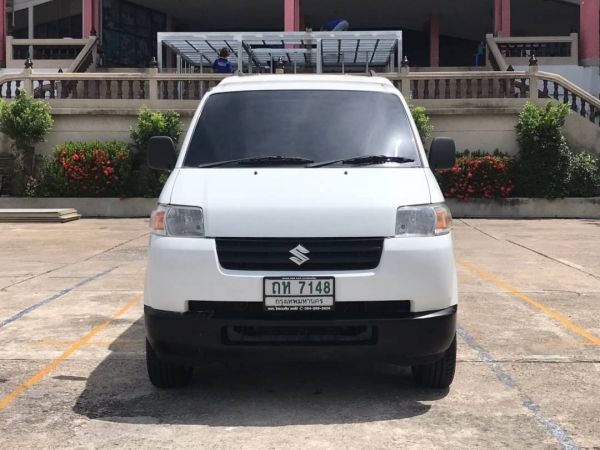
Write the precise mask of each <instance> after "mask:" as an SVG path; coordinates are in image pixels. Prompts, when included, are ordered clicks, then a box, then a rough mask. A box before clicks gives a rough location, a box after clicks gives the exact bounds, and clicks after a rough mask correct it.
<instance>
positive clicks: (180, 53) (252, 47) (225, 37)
mask: <svg viewBox="0 0 600 450" xmlns="http://www.w3.org/2000/svg"><path fill="white" fill-rule="evenodd" d="M222 48H226V49H228V50H229V52H230V57H229V60H230V61H231V63H232V64H233V65H234V66H236V67H237V68H238V71H239V72H240V73H252V72H253V71H259V72H261V71H265V70H267V71H273V70H274V65H275V64H276V63H277V62H279V61H281V62H283V63H284V64H285V65H286V66H288V67H293V69H294V72H296V70H297V69H298V68H300V69H301V70H303V71H305V72H306V71H307V70H311V71H315V72H316V73H323V72H342V73H344V72H346V71H349V72H352V71H354V72H356V71H360V70H365V71H367V72H368V71H369V70H370V69H383V70H384V71H388V72H394V71H399V70H400V62H401V61H402V31H338V32H328V31H318V32H264V33H255V32H238V33H188V32H160V33H158V34H157V49H158V55H157V60H158V66H159V68H160V69H164V68H165V67H164V58H163V50H164V49H169V50H171V51H172V52H173V53H174V54H175V55H176V61H177V71H178V72H183V71H200V72H202V71H203V70H204V69H205V68H209V69H210V68H212V64H213V62H214V60H215V59H217V58H218V53H219V50H220V49H222Z"/></svg>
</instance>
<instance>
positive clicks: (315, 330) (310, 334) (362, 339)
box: [223, 326, 376, 345]
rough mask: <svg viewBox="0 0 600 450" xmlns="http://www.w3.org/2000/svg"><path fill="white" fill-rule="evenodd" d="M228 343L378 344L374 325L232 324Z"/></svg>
mask: <svg viewBox="0 0 600 450" xmlns="http://www.w3.org/2000/svg"><path fill="white" fill-rule="evenodd" d="M223 342H224V344H235V345H286V344H287V345H357V344H374V343H375V342H376V329H375V327H373V326H329V327H321V326H311V327H294V326H289V327H288V326H229V327H224V328H223Z"/></svg>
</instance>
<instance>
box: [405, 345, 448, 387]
mask: <svg viewBox="0 0 600 450" xmlns="http://www.w3.org/2000/svg"><path fill="white" fill-rule="evenodd" d="M455 371H456V335H455V336H454V339H453V340H452V344H450V347H449V348H448V350H446V351H445V352H444V356H443V358H442V359H440V360H439V361H436V362H433V363H430V364H422V365H418V366H412V374H413V379H414V380H415V383H417V384H418V385H419V386H423V387H428V388H434V389H444V388H447V387H449V386H450V385H451V384H452V380H454V372H455Z"/></svg>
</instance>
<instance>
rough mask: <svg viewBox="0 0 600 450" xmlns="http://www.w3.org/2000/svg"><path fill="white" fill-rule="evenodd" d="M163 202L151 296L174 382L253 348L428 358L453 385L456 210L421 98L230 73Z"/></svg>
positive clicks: (195, 127) (161, 374)
mask: <svg viewBox="0 0 600 450" xmlns="http://www.w3.org/2000/svg"><path fill="white" fill-rule="evenodd" d="M148 152H149V154H148V158H149V163H150V165H151V166H152V167H155V168H158V169H172V172H171V176H170V177H169V179H168V181H167V183H166V185H165V187H164V189H163V191H162V193H161V195H160V198H159V205H158V208H157V209H156V210H155V211H154V213H153V214H152V219H151V227H152V237H151V242H150V250H149V261H148V270H147V277H146V287H145V294H144V311H145V323H146V334H147V341H146V349H147V367H148V374H149V376H150V380H151V382H152V383H153V384H154V385H156V386H158V387H177V386H182V385H184V384H186V383H187V382H188V381H189V380H190V377H191V374H192V366H193V365H194V364H202V362H203V361H209V360H213V359H216V358H220V357H225V356H227V355H230V356H233V357H237V356H238V355H241V354H242V352H243V353H250V352H254V355H253V357H254V356H256V357H258V356H259V355H260V356H265V355H270V356H273V357H276V356H277V355H281V354H285V355H286V356H289V355H296V354H297V355H301V354H308V355H309V356H310V357H315V358H316V357H318V356H325V357H326V358H336V359H338V358H346V357H349V358H365V359H370V360H380V361H385V362H391V363H397V364H402V365H411V366H412V373H413V376H414V379H415V381H416V382H417V384H420V385H423V386H428V387H433V388H444V387H447V386H449V385H450V383H451V382H452V379H453V377H454V369H455V362H456V310H457V284H456V270H455V266H454V259H453V250H452V238H451V234H450V231H451V227H452V218H451V215H450V211H449V210H448V208H447V207H446V206H445V205H444V197H443V195H442V193H441V191H440V189H439V187H438V184H437V182H436V180H435V178H434V176H433V173H432V172H431V170H430V167H432V168H436V167H450V166H452V164H453V163H454V157H455V156H454V155H455V148H454V142H453V141H452V140H451V139H447V138H437V139H434V141H433V143H432V145H431V149H430V153H429V159H428V158H427V156H426V153H425V151H424V149H423V145H422V143H421V140H420V138H419V135H418V132H417V128H416V126H415V123H414V122H413V120H412V117H411V115H410V113H409V110H408V107H407V105H406V102H405V101H404V99H403V98H402V96H401V94H400V93H399V92H398V90H397V89H396V88H394V86H393V85H392V84H391V83H390V82H389V81H388V80H386V79H384V78H379V77H361V76H355V77H353V76H335V75H325V76H323V75H306V76H305V75H274V76H271V75H260V76H248V77H231V78H227V79H226V80H224V81H223V82H222V83H221V84H219V85H218V86H217V87H216V88H214V89H213V90H212V91H211V92H210V93H209V94H207V95H206V96H205V97H204V98H203V99H202V102H201V103H200V106H199V107H198V110H197V112H196V114H195V116H194V118H193V120H192V122H191V125H190V128H189V131H188V133H187V136H186V138H185V141H184V142H183V145H182V149H181V151H180V153H179V156H177V155H176V152H175V146H174V144H173V142H172V141H171V140H170V139H169V138H167V137H155V138H153V139H152V140H151V142H150V145H149V149H148Z"/></svg>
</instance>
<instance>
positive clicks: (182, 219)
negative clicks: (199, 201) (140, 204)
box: [150, 205, 204, 237]
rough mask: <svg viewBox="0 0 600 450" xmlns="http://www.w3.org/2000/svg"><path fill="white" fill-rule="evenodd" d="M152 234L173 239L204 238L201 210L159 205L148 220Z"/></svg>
mask: <svg viewBox="0 0 600 450" xmlns="http://www.w3.org/2000/svg"><path fill="white" fill-rule="evenodd" d="M150 227H151V228H152V233H154V234H158V235H161V236H174V237H204V214H203V212H202V208H197V207H193V206H171V205H159V206H158V208H156V209H155V210H154V211H153V212H152V217H151V219H150Z"/></svg>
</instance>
